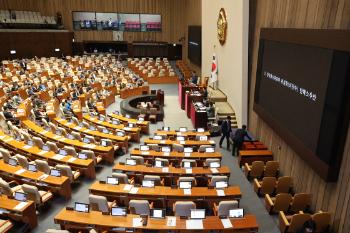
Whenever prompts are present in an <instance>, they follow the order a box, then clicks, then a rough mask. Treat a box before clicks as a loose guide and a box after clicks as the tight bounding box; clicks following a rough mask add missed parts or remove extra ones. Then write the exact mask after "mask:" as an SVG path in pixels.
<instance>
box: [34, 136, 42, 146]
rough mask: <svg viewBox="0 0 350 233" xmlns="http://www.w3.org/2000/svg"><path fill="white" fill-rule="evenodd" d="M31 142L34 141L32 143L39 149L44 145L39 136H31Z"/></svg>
mask: <svg viewBox="0 0 350 233" xmlns="http://www.w3.org/2000/svg"><path fill="white" fill-rule="evenodd" d="M33 142H34V145H36V146H37V147H39V148H40V149H41V148H43V146H44V142H43V140H42V139H41V138H39V137H35V136H34V137H33Z"/></svg>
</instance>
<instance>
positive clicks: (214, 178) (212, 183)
mask: <svg viewBox="0 0 350 233" xmlns="http://www.w3.org/2000/svg"><path fill="white" fill-rule="evenodd" d="M219 181H227V182H228V177H227V176H212V177H211V179H210V186H215V185H216V182H219Z"/></svg>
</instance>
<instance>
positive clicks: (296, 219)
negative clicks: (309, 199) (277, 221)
mask: <svg viewBox="0 0 350 233" xmlns="http://www.w3.org/2000/svg"><path fill="white" fill-rule="evenodd" d="M310 219H311V216H310V214H294V215H293V216H292V219H291V220H290V224H289V227H288V230H287V231H288V232H298V231H300V230H301V229H302V228H303V226H304V224H305V222H306V221H309V220H310Z"/></svg>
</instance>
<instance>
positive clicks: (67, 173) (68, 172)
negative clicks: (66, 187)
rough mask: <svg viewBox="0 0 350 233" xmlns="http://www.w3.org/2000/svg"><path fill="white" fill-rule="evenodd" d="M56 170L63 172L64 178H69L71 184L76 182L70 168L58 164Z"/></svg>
mask: <svg viewBox="0 0 350 233" xmlns="http://www.w3.org/2000/svg"><path fill="white" fill-rule="evenodd" d="M56 168H57V169H59V170H60V171H61V175H62V176H67V177H68V178H69V180H70V181H71V182H73V181H74V177H73V173H72V169H71V168H70V166H68V165H64V164H57V165H56Z"/></svg>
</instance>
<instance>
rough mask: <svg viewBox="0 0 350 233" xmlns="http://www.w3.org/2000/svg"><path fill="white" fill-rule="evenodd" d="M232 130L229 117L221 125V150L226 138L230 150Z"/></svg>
mask: <svg viewBox="0 0 350 233" xmlns="http://www.w3.org/2000/svg"><path fill="white" fill-rule="evenodd" d="M231 131H232V129H231V116H227V119H226V120H224V122H222V124H221V133H222V136H221V139H220V148H221V147H222V142H223V141H224V139H225V138H226V141H227V149H228V150H229V149H230V141H229V139H230V133H231Z"/></svg>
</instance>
